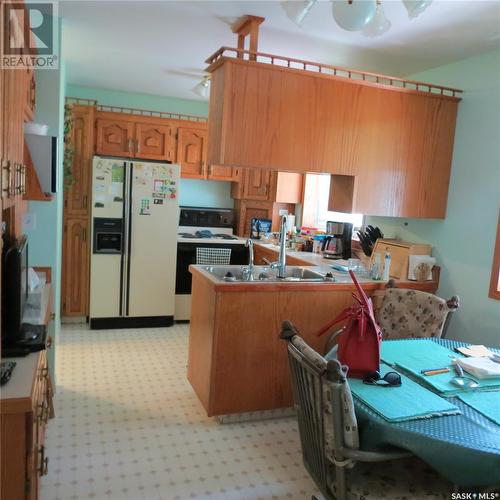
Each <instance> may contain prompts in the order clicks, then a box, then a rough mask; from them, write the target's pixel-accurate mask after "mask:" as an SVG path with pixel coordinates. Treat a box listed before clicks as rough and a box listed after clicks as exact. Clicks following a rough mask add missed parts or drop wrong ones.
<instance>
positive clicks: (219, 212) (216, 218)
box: [179, 207, 235, 229]
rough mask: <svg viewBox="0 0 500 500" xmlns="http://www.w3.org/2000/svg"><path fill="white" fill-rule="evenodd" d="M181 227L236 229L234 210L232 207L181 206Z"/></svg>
mask: <svg viewBox="0 0 500 500" xmlns="http://www.w3.org/2000/svg"><path fill="white" fill-rule="evenodd" d="M180 208H181V213H180V216H179V227H181V226H187V227H200V228H217V227H225V228H230V229H234V219H235V217H234V210H233V209H232V208H200V207H180Z"/></svg>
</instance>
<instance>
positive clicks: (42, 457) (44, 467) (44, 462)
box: [38, 444, 49, 476]
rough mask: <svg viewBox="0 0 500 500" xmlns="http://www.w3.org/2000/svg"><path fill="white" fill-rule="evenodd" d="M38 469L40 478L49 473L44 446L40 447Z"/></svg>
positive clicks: (47, 458)
mask: <svg viewBox="0 0 500 500" xmlns="http://www.w3.org/2000/svg"><path fill="white" fill-rule="evenodd" d="M39 451H40V468H39V469H38V472H39V474H40V476H46V475H47V473H48V471H49V457H46V456H45V446H44V445H43V444H42V446H40V450H39Z"/></svg>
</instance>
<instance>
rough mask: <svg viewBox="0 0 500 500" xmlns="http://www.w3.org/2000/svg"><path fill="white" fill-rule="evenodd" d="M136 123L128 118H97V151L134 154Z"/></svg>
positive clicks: (103, 153)
mask: <svg viewBox="0 0 500 500" xmlns="http://www.w3.org/2000/svg"><path fill="white" fill-rule="evenodd" d="M134 131H135V125H134V123H133V122H131V121H128V120H119V119H113V120H106V119H101V118H100V119H98V120H97V135H96V152H97V154H100V155H105V156H129V157H132V156H133V155H134Z"/></svg>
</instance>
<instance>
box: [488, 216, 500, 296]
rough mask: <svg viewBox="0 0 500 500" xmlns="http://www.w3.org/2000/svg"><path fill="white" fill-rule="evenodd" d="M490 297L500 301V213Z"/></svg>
mask: <svg viewBox="0 0 500 500" xmlns="http://www.w3.org/2000/svg"><path fill="white" fill-rule="evenodd" d="M489 295H490V297H491V298H492V299H497V300H500V213H499V214H498V224H497V240H496V243H495V250H494V252H493V268H492V269H491V281H490V294H489Z"/></svg>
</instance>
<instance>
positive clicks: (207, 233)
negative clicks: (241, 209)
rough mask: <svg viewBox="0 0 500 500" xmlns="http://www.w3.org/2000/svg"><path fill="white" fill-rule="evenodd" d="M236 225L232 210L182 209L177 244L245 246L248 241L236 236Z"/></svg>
mask: <svg viewBox="0 0 500 500" xmlns="http://www.w3.org/2000/svg"><path fill="white" fill-rule="evenodd" d="M234 224H235V216H234V210H233V209H232V208H198V207H181V213H180V217H179V233H178V234H177V242H179V243H207V241H210V243H213V244H225V243H229V242H231V243H232V244H235V245H243V244H245V242H246V239H245V238H239V237H238V236H235V235H234V233H233V226H234Z"/></svg>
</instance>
